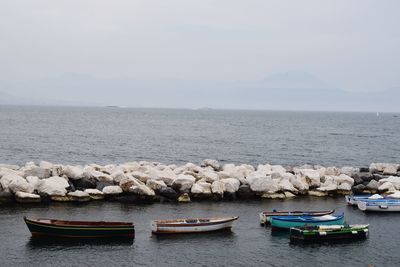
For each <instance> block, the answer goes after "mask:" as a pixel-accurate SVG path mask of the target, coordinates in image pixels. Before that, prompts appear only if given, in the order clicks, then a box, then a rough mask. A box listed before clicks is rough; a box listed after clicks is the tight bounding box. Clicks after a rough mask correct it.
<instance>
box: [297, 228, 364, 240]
mask: <svg viewBox="0 0 400 267" xmlns="http://www.w3.org/2000/svg"><path fill="white" fill-rule="evenodd" d="M368 226H369V225H368V224H356V225H319V226H315V227H304V228H291V229H290V241H291V242H326V241H351V240H362V239H366V238H367V237H368V233H369V232H368Z"/></svg>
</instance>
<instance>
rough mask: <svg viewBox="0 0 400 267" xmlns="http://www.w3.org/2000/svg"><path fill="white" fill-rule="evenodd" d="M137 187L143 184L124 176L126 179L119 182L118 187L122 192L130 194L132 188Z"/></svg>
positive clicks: (133, 178)
mask: <svg viewBox="0 0 400 267" xmlns="http://www.w3.org/2000/svg"><path fill="white" fill-rule="evenodd" d="M138 185H144V183H143V182H142V181H140V180H138V179H136V178H135V177H133V176H131V175H126V177H125V178H123V179H122V180H121V181H120V182H119V186H120V187H121V188H122V191H124V192H130V188H131V187H132V186H138Z"/></svg>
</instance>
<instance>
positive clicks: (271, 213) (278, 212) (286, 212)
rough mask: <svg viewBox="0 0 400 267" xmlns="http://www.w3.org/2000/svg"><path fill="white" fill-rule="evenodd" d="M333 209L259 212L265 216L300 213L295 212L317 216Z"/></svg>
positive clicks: (330, 212) (332, 211) (331, 211)
mask: <svg viewBox="0 0 400 267" xmlns="http://www.w3.org/2000/svg"><path fill="white" fill-rule="evenodd" d="M334 212H335V210H326V211H276V212H274V211H263V212H262V213H261V214H262V215H265V216H285V215H289V216H300V215H296V214H304V215H306V214H312V216H318V215H319V214H321V216H323V215H329V214H332V213H334Z"/></svg>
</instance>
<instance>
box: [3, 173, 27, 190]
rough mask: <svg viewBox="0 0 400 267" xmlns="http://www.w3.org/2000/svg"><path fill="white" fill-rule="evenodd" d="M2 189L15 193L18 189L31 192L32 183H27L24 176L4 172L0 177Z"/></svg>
mask: <svg viewBox="0 0 400 267" xmlns="http://www.w3.org/2000/svg"><path fill="white" fill-rule="evenodd" d="M0 183H1V186H2V187H3V190H4V191H7V192H11V193H16V192H18V191H21V192H25V193H33V190H34V188H33V185H31V184H29V183H28V182H27V181H26V180H25V179H24V178H22V177H21V176H18V175H14V174H6V175H4V176H3V177H2V178H1V179H0Z"/></svg>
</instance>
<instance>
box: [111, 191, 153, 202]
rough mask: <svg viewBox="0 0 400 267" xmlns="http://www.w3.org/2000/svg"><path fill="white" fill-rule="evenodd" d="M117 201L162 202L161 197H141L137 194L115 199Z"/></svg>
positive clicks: (120, 196)
mask: <svg viewBox="0 0 400 267" xmlns="http://www.w3.org/2000/svg"><path fill="white" fill-rule="evenodd" d="M115 200H117V201H119V202H122V203H154V202H156V201H159V200H160V197H159V196H139V195H135V194H129V193H125V194H121V195H118V196H116V197H115Z"/></svg>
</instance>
